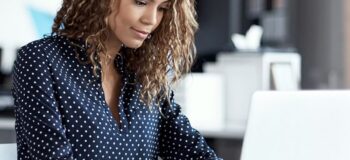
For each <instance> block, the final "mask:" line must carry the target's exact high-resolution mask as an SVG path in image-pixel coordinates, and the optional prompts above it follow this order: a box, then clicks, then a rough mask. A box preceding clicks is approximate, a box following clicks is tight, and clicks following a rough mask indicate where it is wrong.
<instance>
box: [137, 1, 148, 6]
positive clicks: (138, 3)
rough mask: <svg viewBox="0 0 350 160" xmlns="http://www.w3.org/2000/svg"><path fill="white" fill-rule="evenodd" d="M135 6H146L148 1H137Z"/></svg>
mask: <svg viewBox="0 0 350 160" xmlns="http://www.w3.org/2000/svg"><path fill="white" fill-rule="evenodd" d="M135 4H136V5H138V6H145V5H146V4H147V2H146V1H140V0H135Z"/></svg>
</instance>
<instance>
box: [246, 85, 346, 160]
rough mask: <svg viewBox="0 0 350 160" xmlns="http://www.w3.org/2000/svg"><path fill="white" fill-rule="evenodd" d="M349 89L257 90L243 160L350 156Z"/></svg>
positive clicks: (334, 159)
mask: <svg viewBox="0 0 350 160" xmlns="http://www.w3.org/2000/svg"><path fill="white" fill-rule="evenodd" d="M349 159H350V91H345V90H344V91H320V90H315V91H258V92H256V93H255V94H254V95H253V98H252V101H251V108H250V113H249V119H248V125H247V130H246V133H245V137H244V141H243V148H242V154H241V160H349Z"/></svg>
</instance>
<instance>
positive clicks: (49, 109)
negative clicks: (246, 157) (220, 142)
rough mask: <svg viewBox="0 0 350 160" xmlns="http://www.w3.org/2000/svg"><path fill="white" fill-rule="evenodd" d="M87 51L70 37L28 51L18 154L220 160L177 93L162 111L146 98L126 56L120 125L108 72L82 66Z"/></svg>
mask: <svg viewBox="0 0 350 160" xmlns="http://www.w3.org/2000/svg"><path fill="white" fill-rule="evenodd" d="M76 53H77V54H76ZM84 53H85V54H84ZM77 55H80V56H77ZM84 55H86V52H85V51H84V46H83V45H82V47H80V48H78V47H77V46H76V45H74V41H73V40H70V39H67V38H65V37H62V36H50V37H46V38H44V39H41V40H38V41H34V42H32V43H29V44H28V45H26V46H24V47H22V48H21V49H20V51H19V53H18V56H17V59H16V61H15V66H14V71H13V83H14V84H13V89H12V93H13V96H14V99H15V106H16V107H15V115H16V126H15V127H16V133H17V150H18V159H40V160H49V159H55V160H56V159H78V160H83V159H86V160H91V159H95V160H104V159H142V160H145V159H155V160H156V159H158V157H160V158H162V159H185V160H187V159H213V160H214V159H219V158H218V157H217V156H216V155H215V153H214V151H213V150H212V149H211V148H210V147H209V146H208V145H207V144H206V142H205V140H204V138H203V137H202V136H201V135H200V134H199V132H198V131H196V130H195V129H193V128H192V127H191V125H190V123H189V121H188V119H187V118H186V117H185V116H184V115H183V114H181V111H180V106H179V105H177V104H176V103H174V99H173V93H172V94H171V99H170V103H165V102H167V101H164V102H163V103H161V106H160V111H161V112H160V111H159V109H158V107H156V106H155V105H153V106H151V108H152V109H149V108H148V107H147V106H145V104H144V103H141V101H140V97H139V93H140V87H141V85H139V84H137V83H134V81H135V78H134V77H135V76H133V74H131V72H128V71H127V69H126V67H125V66H124V63H123V61H124V59H123V57H122V56H117V58H116V60H115V66H116V68H117V70H118V71H119V72H120V73H121V75H122V77H123V85H122V89H121V95H120V96H119V114H120V117H121V118H120V123H117V122H116V120H115V119H114V118H113V116H112V113H111V111H110V109H109V107H108V106H107V104H106V102H105V99H104V93H103V90H102V84H101V80H100V78H99V77H100V73H98V74H97V76H94V75H93V66H92V65H91V64H86V63H82V62H84V61H86V60H87V58H88V57H87V56H84ZM116 98H117V97H116ZM161 113H162V114H163V115H162V114H161Z"/></svg>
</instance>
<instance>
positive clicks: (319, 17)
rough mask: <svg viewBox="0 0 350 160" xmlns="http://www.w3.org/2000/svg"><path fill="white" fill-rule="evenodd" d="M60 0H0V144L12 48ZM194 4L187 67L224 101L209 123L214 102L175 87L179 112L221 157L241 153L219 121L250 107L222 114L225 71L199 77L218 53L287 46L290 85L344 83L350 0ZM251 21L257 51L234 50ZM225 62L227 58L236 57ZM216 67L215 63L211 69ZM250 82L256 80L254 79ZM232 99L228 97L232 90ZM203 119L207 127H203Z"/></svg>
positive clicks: (34, 33)
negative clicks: (192, 51)
mask: <svg viewBox="0 0 350 160" xmlns="http://www.w3.org/2000/svg"><path fill="white" fill-rule="evenodd" d="M60 2H61V1H60V0H12V1H7V0H0V21H1V25H0V55H1V56H0V60H1V61H0V62H1V65H0V66H1V68H0V143H11V142H15V133H14V126H13V125H14V118H13V117H14V115H13V106H12V99H11V96H10V95H9V94H10V85H11V69H12V64H13V61H14V59H15V56H16V51H17V49H18V48H19V47H20V46H22V45H24V44H26V43H28V42H30V41H32V40H35V39H38V38H40V37H42V35H43V34H47V33H48V32H50V26H51V24H50V23H51V22H52V18H53V17H54V14H55V12H56V10H57V8H58V6H59V5H60ZM196 8H197V11H198V22H199V31H198V33H197V35H196V45H197V51H198V58H197V60H196V63H195V64H194V66H193V73H194V75H199V76H194V77H199V78H198V79H201V80H202V82H203V83H202V84H203V85H204V87H203V86H199V88H201V90H202V91H201V92H202V93H207V94H209V93H210V94H212V91H213V92H214V93H217V94H216V96H212V97H214V98H216V99H215V100H213V101H211V102H214V101H215V102H223V103H220V105H221V106H218V107H221V110H220V109H219V110H220V111H219V112H217V114H216V115H214V116H212V117H214V118H215V119H214V120H213V119H209V122H208V123H211V122H215V123H213V124H200V122H202V123H206V121H205V120H203V119H201V118H203V117H200V116H198V114H203V115H205V113H203V112H206V111H208V112H210V111H212V110H213V109H214V111H217V109H215V108H213V107H215V106H208V108H207V110H206V111H203V112H202V111H201V110H200V108H199V109H198V108H197V109H193V108H192V109H191V108H188V107H189V106H186V105H187V104H188V105H190V104H191V103H192V101H193V99H196V96H195V95H194V96H193V94H191V95H192V96H191V98H192V101H191V103H189V102H186V97H184V96H185V95H186V94H185V93H186V92H189V93H196V90H195V89H193V91H191V92H190V91H184V89H179V90H178V92H179V94H178V99H179V101H180V102H181V103H182V105H183V108H184V110H186V111H187V112H186V113H188V114H190V119H194V121H196V122H194V124H195V126H198V128H199V130H200V131H201V132H203V134H204V135H205V137H206V138H207V140H208V142H209V144H210V145H211V146H212V147H213V148H214V149H215V150H216V151H217V153H218V154H219V155H220V156H221V157H223V158H224V159H230V160H231V159H232V160H236V159H239V157H240V153H241V146H242V142H243V135H244V126H243V127H241V128H238V129H237V128H235V127H233V128H230V129H225V127H226V126H227V123H231V121H230V120H232V123H235V122H237V121H238V120H237V119H232V117H234V116H235V115H237V116H241V117H243V120H242V125H244V124H245V122H246V118H247V117H244V116H246V113H239V112H240V111H242V110H244V111H246V110H248V109H249V108H243V109H242V108H240V109H236V110H231V111H232V112H234V113H232V115H228V114H227V113H225V111H228V110H230V109H229V108H230V107H232V106H230V105H229V103H231V102H228V101H227V99H229V98H230V97H227V94H226V93H227V91H225V90H224V89H225V88H227V87H226V86H225V85H226V84H227V83H224V82H223V81H225V78H222V76H220V74H219V72H217V75H219V76H210V75H209V76H206V78H203V77H201V76H200V75H204V72H207V71H208V70H211V69H208V68H210V67H208V66H210V65H212V66H213V65H214V66H215V64H217V63H218V59H220V58H219V57H221V59H223V58H222V55H226V56H227V55H233V58H236V57H235V55H238V54H239V55H242V54H250V55H251V54H252V53H253V54H254V55H255V56H253V57H255V58H257V59H259V56H263V55H264V54H265V53H275V54H278V55H283V54H289V53H293V54H297V55H298V56H299V58H300V59H301V65H300V68H301V70H300V78H301V79H300V81H298V82H297V83H298V84H297V85H298V86H297V87H298V88H297V89H347V88H349V87H350V47H349V46H350V45H349V44H350V21H349V20H350V1H348V0H197V6H196ZM253 24H255V25H259V26H261V27H262V28H263V35H262V40H261V44H260V45H261V46H260V47H259V49H257V50H239V49H237V47H236V46H235V45H234V44H233V43H232V39H231V36H232V35H233V34H235V33H239V34H242V35H244V34H245V33H246V32H247V30H248V29H249V28H250V27H251V26H252V25H253ZM224 57H225V56H224ZM229 57H231V58H232V56H229ZM227 61H228V62H227V65H228V64H229V63H235V62H234V61H232V62H230V61H229V60H227ZM257 61H259V60H257ZM221 66H223V67H225V65H221ZM231 67H232V66H231ZM218 69H220V68H216V70H218ZM234 69H236V68H234ZM257 72H259V71H257ZM211 73H213V74H214V73H215V72H214V71H211ZM220 73H222V72H220ZM225 73H227V72H225ZM262 74H264V73H262ZM214 75H215V74H214ZM244 76H249V75H245V74H239V75H238V74H237V75H231V78H233V79H234V78H235V77H237V79H239V78H238V77H240V78H241V79H240V80H242V77H243V80H244ZM226 80H227V79H226ZM255 81H261V80H260V79H255ZM204 82H209V83H204ZM210 82H218V83H216V84H218V85H216V86H215V85H211V83H210ZM186 83H187V82H186ZM188 83H190V84H191V82H188ZM228 83H240V84H239V85H240V86H241V88H240V89H242V88H244V87H245V86H244V85H250V84H249V83H245V81H242V82H237V81H232V82H228ZM209 84H210V85H209ZM220 84H221V85H220ZM184 85H186V84H184ZM205 85H207V86H205ZM258 87H262V86H258ZM180 88H181V87H180ZM248 88H249V87H248ZM249 89H252V88H249ZM253 89H258V88H253ZM262 89H263V88H262ZM269 89H276V87H275V88H274V87H270V88H269ZM197 97H198V96H197ZM231 98H233V101H234V100H235V99H234V98H235V97H231ZM192 104H200V102H193V103H192ZM207 104H209V103H207ZM186 107H187V108H186ZM242 107H247V106H242ZM196 110H197V112H193V111H196ZM190 111H192V112H190ZM236 111H237V112H236ZM212 113H213V112H212ZM215 113H216V112H215ZM242 115H243V116H242ZM191 117H192V118H191ZM217 117H218V118H217ZM196 118H197V119H196ZM207 118H208V117H207ZM230 118H231V119H230ZM244 118H245V119H244ZM235 120H237V121H235ZM234 121H235V122H234ZM238 123H240V122H238ZM218 124H219V125H218ZM210 126H211V128H210V129H208V128H205V127H210Z"/></svg>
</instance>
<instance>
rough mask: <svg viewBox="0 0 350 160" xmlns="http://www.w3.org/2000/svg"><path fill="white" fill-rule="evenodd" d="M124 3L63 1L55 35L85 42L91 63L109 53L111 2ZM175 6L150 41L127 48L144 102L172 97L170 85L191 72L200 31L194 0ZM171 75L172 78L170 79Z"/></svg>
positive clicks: (179, 1) (174, 3) (175, 1)
mask: <svg viewBox="0 0 350 160" xmlns="http://www.w3.org/2000/svg"><path fill="white" fill-rule="evenodd" d="M119 1H120V0H102V1H101V0H79V1H78V0H63V4H62V7H61V8H60V9H59V11H58V12H57V15H56V17H55V19H54V24H53V26H52V35H62V36H66V37H68V38H74V39H83V40H84V41H85V43H86V44H88V45H89V48H88V50H87V54H88V56H89V63H92V64H93V66H94V74H95V75H96V68H97V64H98V61H97V60H96V59H95V58H94V57H95V56H97V57H99V56H100V55H99V54H101V53H105V52H106V47H105V45H104V43H103V42H104V41H105V40H106V39H107V37H108V33H109V32H108V29H109V28H108V24H106V21H105V19H106V18H107V17H108V16H109V15H110V14H111V13H112V8H111V3H117V4H118V6H119V4H120V3H119ZM169 1H170V3H171V5H170V9H169V10H167V11H166V12H165V14H164V16H163V19H162V21H161V23H160V25H159V26H158V28H156V29H155V30H154V31H153V33H152V37H151V38H150V39H147V40H145V41H144V42H143V44H142V46H141V47H140V48H137V49H131V48H123V51H124V53H123V56H125V59H126V65H127V67H128V70H130V71H132V72H134V73H135V74H136V78H137V80H138V82H139V83H140V84H141V86H142V88H141V100H142V101H143V102H144V103H145V104H147V105H150V103H152V101H153V100H156V102H160V100H162V99H164V98H166V99H168V97H169V96H170V95H169V93H170V86H171V85H173V84H175V83H176V82H177V81H178V80H180V79H181V77H182V76H183V75H184V74H186V73H188V72H190V69H191V67H192V64H193V61H194V58H195V52H196V49H195V45H194V34H195V32H196V30H197V29H198V23H197V21H196V17H197V15H196V12H195V7H194V6H195V1H194V0H169ZM169 74H171V76H169Z"/></svg>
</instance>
